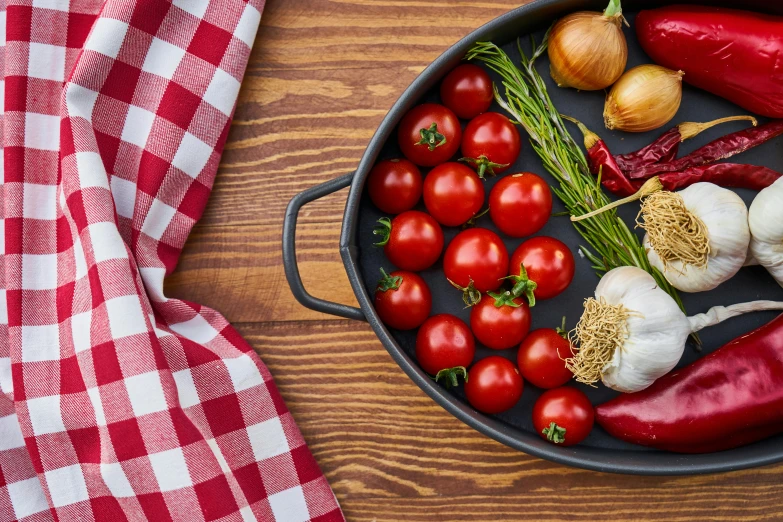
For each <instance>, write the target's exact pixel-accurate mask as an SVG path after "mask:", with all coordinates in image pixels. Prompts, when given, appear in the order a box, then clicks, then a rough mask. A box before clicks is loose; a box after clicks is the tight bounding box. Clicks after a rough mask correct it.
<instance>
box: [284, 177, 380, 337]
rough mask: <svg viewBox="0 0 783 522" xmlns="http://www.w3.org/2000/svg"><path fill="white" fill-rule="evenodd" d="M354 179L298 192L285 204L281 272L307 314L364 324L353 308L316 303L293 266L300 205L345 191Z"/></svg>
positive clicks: (357, 310) (345, 179) (328, 182)
mask: <svg viewBox="0 0 783 522" xmlns="http://www.w3.org/2000/svg"><path fill="white" fill-rule="evenodd" d="M353 175H354V173H353V172H352V173H351V174H347V175H345V176H342V177H339V178H335V179H333V180H330V181H327V182H326V183H322V184H320V185H317V186H315V187H312V188H309V189H307V190H305V191H304V192H300V193H299V194H297V195H296V196H294V197H293V199H291V202H290V203H288V208H286V211H285V220H284V221H283V268H285V277H286V279H288V286H289V287H291V293H293V294H294V297H295V298H296V300H297V301H299V302H300V303H301V304H302V305H304V306H306V307H307V308H309V309H310V310H315V311H317V312H324V313H327V314H331V315H336V316H338V317H345V318H346V319H355V320H357V321H366V320H367V319H365V317H364V313H363V312H362V311H361V310H360V309H358V308H356V307H353V306H348V305H344V304H339V303H332V302H331V301H326V300H324V299H319V298H317V297H313V296H312V295H310V294H309V293H308V292H307V290H305V287H304V285H303V284H302V277H301V276H300V275H299V265H297V263H296V218H297V217H298V216H299V210H300V209H301V208H302V206H303V205H305V204H307V203H310V202H311V201H315V200H316V199H320V198H322V197H324V196H327V195H329V194H331V193H333V192H337V191H338V190H341V189H344V188H345V187H347V186H348V185H350V184H351V182H352V181H353Z"/></svg>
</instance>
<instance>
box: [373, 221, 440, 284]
mask: <svg viewBox="0 0 783 522" xmlns="http://www.w3.org/2000/svg"><path fill="white" fill-rule="evenodd" d="M378 223H379V225H378V226H377V227H376V228H375V230H374V231H373V234H376V235H378V236H381V240H380V241H379V242H378V243H375V245H376V246H382V247H383V252H384V254H386V257H387V258H388V259H389V261H391V262H392V263H394V265H395V266H396V267H397V268H401V269H402V270H410V271H411V272H420V271H422V270H425V269H427V268H429V267H431V266H432V265H434V264H435V262H436V261H437V260H438V258H439V257H440V253H441V252H442V251H443V242H444V240H443V230H441V228H440V225H438V222H437V221H435V219H433V217H432V216H430V215H429V214H425V213H424V212H419V211H418V210H409V211H407V212H403V213H402V214H400V215H399V216H397V217H395V218H394V219H392V220H390V219H389V218H381V219H379V220H378Z"/></svg>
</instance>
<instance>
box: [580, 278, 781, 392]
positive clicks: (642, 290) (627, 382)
mask: <svg viewBox="0 0 783 522" xmlns="http://www.w3.org/2000/svg"><path fill="white" fill-rule="evenodd" d="M781 309H783V303H778V302H772V301H754V302H751V303H743V304H737V305H731V306H726V307H723V306H717V307H714V308H711V309H710V310H709V311H708V312H707V313H705V314H699V315H695V316H693V317H686V316H685V314H684V313H682V311H681V310H680V308H679V306H678V305H677V303H676V302H675V301H674V299H672V297H671V296H670V295H669V294H667V293H666V292H664V291H663V290H661V288H660V287H659V286H658V284H657V283H656V282H655V279H653V277H652V276H651V275H650V274H648V273H647V272H645V271H644V270H642V269H641V268H637V267H632V266H624V267H620V268H615V269H613V270H610V271H609V272H607V273H606V275H604V277H603V278H601V281H600V282H599V283H598V286H597V287H596V289H595V298H594V299H593V298H590V299H587V300H586V301H585V310H584V312H583V314H582V317H581V319H580V320H579V323H578V324H577V326H576V329H574V330H573V331H572V332H571V336H570V337H571V342H572V351H573V357H571V358H570V359H567V360H566V366H568V368H569V369H570V370H571V371H572V372H573V373H574V376H575V377H576V379H577V380H578V381H579V382H583V383H586V384H593V383H595V382H598V381H599V380H601V381H603V383H604V384H605V385H606V386H607V387H609V388H612V389H613V390H618V391H621V392H626V393H632V392H637V391H640V390H643V389H645V388H647V387H648V386H650V385H651V384H652V383H653V382H655V380H656V379H658V378H660V377H662V376H664V375H666V374H667V373H668V372H670V371H671V370H672V369H673V368H674V367H675V366H676V365H677V362H678V361H679V360H680V357H682V352H683V350H684V348H685V341H686V340H687V338H688V336H689V335H690V334H691V333H694V332H697V331H699V330H701V329H702V328H705V327H707V326H712V325H715V324H718V323H720V322H721V321H724V320H726V319H729V318H731V317H734V316H737V315H740V314H744V313H747V312H752V311H760V310H781Z"/></svg>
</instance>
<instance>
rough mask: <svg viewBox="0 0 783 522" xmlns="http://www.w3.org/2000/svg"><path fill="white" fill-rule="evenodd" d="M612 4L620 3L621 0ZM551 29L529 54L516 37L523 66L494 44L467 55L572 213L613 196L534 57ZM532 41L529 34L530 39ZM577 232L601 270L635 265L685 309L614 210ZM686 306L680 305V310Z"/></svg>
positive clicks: (580, 225)
mask: <svg viewBox="0 0 783 522" xmlns="http://www.w3.org/2000/svg"><path fill="white" fill-rule="evenodd" d="M612 4H616V6H617V8H619V2H613V3H610V7H612ZM548 38H549V32H547V33H546V35H545V36H544V40H543V42H541V44H540V45H538V46H536V44H535V41H534V40H533V41H532V44H533V47H532V49H533V53H532V55H531V57H530V58H528V57H527V56H526V55H525V53H524V51H523V50H522V46H521V45H520V44H519V42H517V46H518V48H519V53H520V56H521V63H520V65H521V66H517V64H515V63H514V61H513V60H511V58H510V57H509V56H508V55H507V54H506V53H505V51H503V50H502V49H500V48H499V47H498V46H497V45H495V44H493V43H491V42H477V43H476V44H475V45H474V46H473V47H472V48H471V49H470V50H469V51H468V54H467V56H466V58H467V59H468V60H478V61H481V62H484V63H485V64H486V65H487V67H489V68H490V69H492V70H493V71H495V72H496V73H498V74H499V75H500V76H501V78H502V82H501V86H502V88H503V91H504V94H503V95H502V96H501V94H500V91H499V89H498V85H497V84H495V99H496V100H497V102H498V103H499V104H500V106H501V107H502V108H503V109H504V110H505V111H506V112H508V113H509V114H510V115H511V117H512V118H513V120H514V121H516V122H517V123H518V124H519V125H520V126H521V127H522V128H523V129H525V131H526V132H527V133H528V135H529V136H530V141H531V145H532V147H533V150H534V151H535V152H536V154H538V156H539V157H540V158H541V160H542V162H543V164H544V167H545V168H546V170H547V171H548V172H549V173H550V174H551V175H552V176H553V177H554V178H555V180H556V181H557V182H558V184H559V186H558V187H553V189H554V193H555V195H556V196H557V197H558V198H559V199H560V200H561V201H562V202H563V203H564V204H565V207H566V209H567V210H568V212H569V214H571V216H577V217H578V216H582V215H584V214H587V213H589V212H592V211H593V210H596V209H598V208H601V207H603V206H605V205H608V204H609V203H610V202H611V201H610V199H609V198H608V197H607V195H606V194H605V193H604V192H603V190H602V189H601V185H600V182H597V181H596V179H595V178H594V177H593V176H592V175H591V174H590V169H589V167H588V165H587V159H586V158H585V155H584V153H583V152H582V149H581V148H580V147H579V146H578V145H577V144H576V142H575V141H574V139H573V138H572V137H571V134H569V133H568V131H567V130H566V128H565V125H564V123H563V119H562V118H561V117H560V113H559V112H558V111H557V110H556V109H555V107H554V104H553V103H552V100H551V99H550V98H549V93H548V92H547V89H546V84H545V83H544V80H543V78H541V75H539V74H538V71H537V70H536V68H535V61H536V59H537V58H539V57H540V56H541V55H543V54H544V52H545V51H546V49H547V45H548ZM531 40H532V39H531ZM574 226H575V227H576V229H577V231H578V232H579V234H580V235H581V236H582V237H583V238H584V239H585V241H587V243H588V245H589V246H590V248H592V250H593V251H594V252H591V251H589V250H588V249H587V248H586V247H581V249H582V252H583V253H584V255H585V257H586V258H587V259H588V260H589V261H590V262H591V263H592V264H593V267H594V268H595V269H596V271H597V272H598V273H599V275H601V274H602V273H604V272H608V271H609V270H611V269H613V268H616V267H618V266H626V265H630V266H636V267H639V268H641V269H643V270H645V271H646V272H648V273H650V274H651V275H652V276H653V277H654V278H655V281H656V282H657V283H658V285H659V286H660V287H661V288H662V289H663V290H665V291H666V292H667V293H668V294H669V295H671V296H672V297H673V298H674V300H675V301H676V302H677V304H678V305H679V306H680V308H683V305H682V301H681V300H680V296H679V295H678V294H677V291H676V290H675V289H674V288H673V287H672V286H671V285H670V284H669V282H668V281H667V280H666V279H665V278H664V277H663V274H662V273H661V272H660V271H658V270H657V269H655V268H653V267H652V266H651V265H650V262H649V261H648V259H647V253H646V252H645V250H644V247H643V246H642V244H641V242H640V241H639V238H638V237H637V236H636V235H635V234H634V233H633V232H631V230H630V229H629V228H628V226H627V225H626V224H625V222H624V221H623V220H622V219H621V218H620V217H619V216H618V215H617V212H616V211H615V210H610V211H608V212H605V213H603V214H598V215H595V216H593V217H590V218H587V219H585V220H583V221H579V222H576V223H574ZM683 311H684V309H683Z"/></svg>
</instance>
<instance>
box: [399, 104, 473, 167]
mask: <svg viewBox="0 0 783 522" xmlns="http://www.w3.org/2000/svg"><path fill="white" fill-rule="evenodd" d="M461 138H462V128H461V127H460V125H459V120H458V119H457V116H456V115H455V114H454V113H453V112H451V110H449V109H447V108H446V107H444V106H443V105H438V104H436V103H425V104H422V105H419V106H417V107H414V108H413V109H411V110H410V112H408V114H406V115H405V116H404V117H403V118H402V121H401V122H400V128H399V130H398V131H397V141H398V142H399V144H400V149H402V153H403V154H405V157H406V158H408V159H409V160H411V161H412V162H413V163H415V164H416V165H421V166H423V167H434V166H435V165H439V164H441V163H444V162H446V161H448V160H449V159H451V157H452V156H453V155H454V154H455V153H456V152H457V149H459V144H460V140H461Z"/></svg>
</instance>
